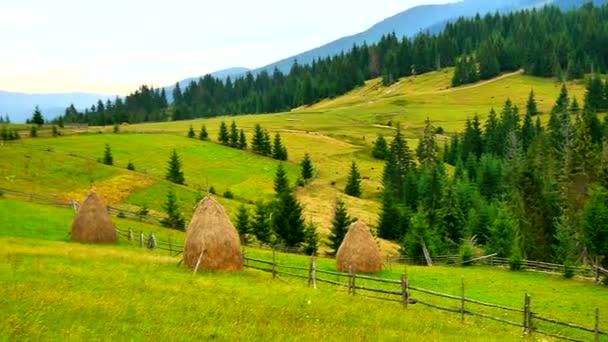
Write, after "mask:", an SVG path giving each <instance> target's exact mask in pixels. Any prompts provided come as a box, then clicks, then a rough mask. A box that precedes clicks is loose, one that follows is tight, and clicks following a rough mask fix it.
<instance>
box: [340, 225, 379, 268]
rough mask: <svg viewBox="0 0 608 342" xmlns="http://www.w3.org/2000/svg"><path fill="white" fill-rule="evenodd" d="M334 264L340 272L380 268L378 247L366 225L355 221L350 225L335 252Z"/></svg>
mask: <svg viewBox="0 0 608 342" xmlns="http://www.w3.org/2000/svg"><path fill="white" fill-rule="evenodd" d="M336 264H337V267H338V270H339V271H341V272H348V271H349V268H350V267H352V271H353V272H363V273H374V272H380V271H381V270H382V259H381V258H380V249H379V248H378V245H377V244H376V241H375V240H374V237H373V236H372V233H371V232H370V231H369V229H368V228H367V226H366V225H365V224H364V223H363V222H361V221H357V222H355V223H353V224H351V225H350V227H349V228H348V232H347V233H346V236H344V240H342V244H341V245H340V248H339V249H338V254H336Z"/></svg>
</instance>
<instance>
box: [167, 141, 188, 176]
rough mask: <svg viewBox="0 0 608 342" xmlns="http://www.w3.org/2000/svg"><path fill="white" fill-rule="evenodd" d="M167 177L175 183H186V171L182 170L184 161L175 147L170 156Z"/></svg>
mask: <svg viewBox="0 0 608 342" xmlns="http://www.w3.org/2000/svg"><path fill="white" fill-rule="evenodd" d="M165 179H166V180H168V181H169V182H173V183H175V184H184V181H185V179H184V173H183V172H182V162H181V160H180V159H179V156H178V155H177V151H176V150H175V149H174V150H173V153H171V157H169V163H168V167H167V175H166V176H165Z"/></svg>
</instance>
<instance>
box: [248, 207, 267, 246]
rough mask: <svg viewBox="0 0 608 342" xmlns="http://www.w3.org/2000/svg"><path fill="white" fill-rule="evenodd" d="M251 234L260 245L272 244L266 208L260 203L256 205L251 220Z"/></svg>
mask: <svg viewBox="0 0 608 342" xmlns="http://www.w3.org/2000/svg"><path fill="white" fill-rule="evenodd" d="M251 232H252V233H253V235H255V238H256V239H257V240H258V241H260V242H262V243H266V244H269V243H271V242H272V230H271V227H270V223H269V222H268V212H267V207H266V206H265V205H264V203H262V202H258V203H256V206H255V211H254V214H253V217H252V220H251Z"/></svg>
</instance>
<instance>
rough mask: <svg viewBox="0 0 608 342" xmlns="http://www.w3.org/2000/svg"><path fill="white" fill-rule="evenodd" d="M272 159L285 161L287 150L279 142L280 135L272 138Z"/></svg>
mask: <svg viewBox="0 0 608 342" xmlns="http://www.w3.org/2000/svg"><path fill="white" fill-rule="evenodd" d="M272 158H274V159H276V160H287V149H286V148H285V147H284V146H283V143H282V142H281V135H280V134H279V133H277V134H276V135H275V136H274V142H273V145H272Z"/></svg>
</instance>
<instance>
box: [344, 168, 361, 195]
mask: <svg viewBox="0 0 608 342" xmlns="http://www.w3.org/2000/svg"><path fill="white" fill-rule="evenodd" d="M344 193H345V194H347V195H349V196H353V197H360V196H361V174H360V173H359V169H358V168H357V164H356V163H355V162H354V161H353V162H352V164H351V165H350V172H349V174H348V181H347V182H346V187H345V188H344Z"/></svg>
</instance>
